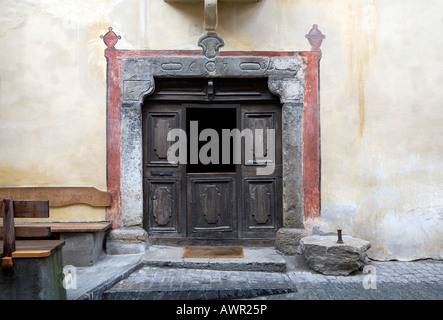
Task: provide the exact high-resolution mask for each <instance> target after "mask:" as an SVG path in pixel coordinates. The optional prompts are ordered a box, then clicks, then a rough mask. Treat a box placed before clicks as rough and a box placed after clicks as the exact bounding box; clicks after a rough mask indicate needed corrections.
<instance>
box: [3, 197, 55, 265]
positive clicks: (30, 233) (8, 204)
mask: <svg viewBox="0 0 443 320" xmlns="http://www.w3.org/2000/svg"><path fill="white" fill-rule="evenodd" d="M0 218H3V226H2V227H0V237H2V238H3V254H2V260H3V259H4V258H9V260H10V258H11V257H12V253H13V252H14V251H15V250H16V249H15V239H16V238H17V237H47V236H49V235H50V234H51V230H50V228H49V227H26V226H17V227H16V226H15V224H14V218H49V201H25V200H18V201H17V200H13V199H2V200H0ZM2 262H3V261H2Z"/></svg>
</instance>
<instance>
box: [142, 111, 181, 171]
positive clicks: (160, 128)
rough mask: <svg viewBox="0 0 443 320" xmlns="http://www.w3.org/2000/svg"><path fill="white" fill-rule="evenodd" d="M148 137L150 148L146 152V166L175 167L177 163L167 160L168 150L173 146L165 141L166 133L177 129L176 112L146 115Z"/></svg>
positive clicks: (177, 119) (177, 118)
mask: <svg viewBox="0 0 443 320" xmlns="http://www.w3.org/2000/svg"><path fill="white" fill-rule="evenodd" d="M147 121H148V128H149V129H148V130H149V132H148V137H149V140H150V141H149V142H151V143H150V147H149V148H148V150H147V151H148V152H147V162H148V163H147V165H148V166H177V165H178V164H177V163H169V162H168V159H167V155H168V149H169V147H170V146H171V145H172V144H173V142H172V141H167V136H168V132H169V131H170V130H172V129H175V128H179V113H178V112H149V113H148V119H147Z"/></svg>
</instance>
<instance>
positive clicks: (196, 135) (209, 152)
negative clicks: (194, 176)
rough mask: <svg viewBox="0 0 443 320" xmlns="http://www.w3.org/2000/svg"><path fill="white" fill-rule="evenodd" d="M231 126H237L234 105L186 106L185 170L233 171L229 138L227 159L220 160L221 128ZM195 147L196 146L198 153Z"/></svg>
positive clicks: (201, 171) (231, 147) (231, 144)
mask: <svg viewBox="0 0 443 320" xmlns="http://www.w3.org/2000/svg"><path fill="white" fill-rule="evenodd" d="M191 127H192V128H191ZM235 128H237V109H236V108H233V107H228V108H218V107H214V108H212V107H208V108H202V107H200V108H192V107H188V108H186V134H187V139H188V141H187V147H188V150H187V151H188V152H187V156H188V159H187V163H188V164H187V166H186V172H187V173H210V172H236V164H235V163H234V158H233V143H232V141H231V143H230V147H229V149H230V150H229V155H230V159H229V163H224V162H226V161H223V160H222V152H223V150H222V134H223V131H222V130H223V129H227V130H232V129H235ZM207 129H209V130H207ZM202 132H203V134H202ZM191 140H192V141H191ZM200 140H202V141H200ZM193 146H194V147H193ZM195 147H197V149H196V148H195ZM196 150H198V157H197V154H196ZM225 151H226V150H225ZM205 157H206V159H205Z"/></svg>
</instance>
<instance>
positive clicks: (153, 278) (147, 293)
mask: <svg viewBox="0 0 443 320" xmlns="http://www.w3.org/2000/svg"><path fill="white" fill-rule="evenodd" d="M293 291H295V286H294V284H293V283H292V281H291V280H290V279H289V277H288V276H287V275H286V274H284V273H277V272H252V271H220V270H202V269H185V268H175V269H171V268H158V267H143V268H141V269H140V270H138V271H136V272H134V273H132V274H131V275H130V276H129V277H128V278H126V279H123V280H122V281H120V282H119V283H117V284H116V285H115V286H113V287H112V288H111V289H109V290H107V291H105V292H104V294H103V299H104V300H162V299H173V300H176V299H180V300H212V299H239V298H248V297H256V296H263V295H273V294H279V293H289V292H293Z"/></svg>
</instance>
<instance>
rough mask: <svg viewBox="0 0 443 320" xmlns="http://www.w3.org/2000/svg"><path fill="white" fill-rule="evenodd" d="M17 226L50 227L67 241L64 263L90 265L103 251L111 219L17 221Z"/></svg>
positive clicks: (64, 248)
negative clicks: (96, 220)
mask: <svg viewBox="0 0 443 320" xmlns="http://www.w3.org/2000/svg"><path fill="white" fill-rule="evenodd" d="M15 225H16V226H24V225H26V226H29V227H31V226H32V227H50V228H51V233H56V234H58V235H59V237H60V240H63V241H65V246H64V247H63V264H64V265H73V266H75V267H90V266H92V265H94V263H95V262H96V261H97V260H98V259H99V257H100V254H101V253H102V251H103V245H104V239H105V233H106V231H107V230H109V229H110V228H111V222H109V221H98V222H95V221H91V222H33V223H25V222H20V223H16V224H15Z"/></svg>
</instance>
